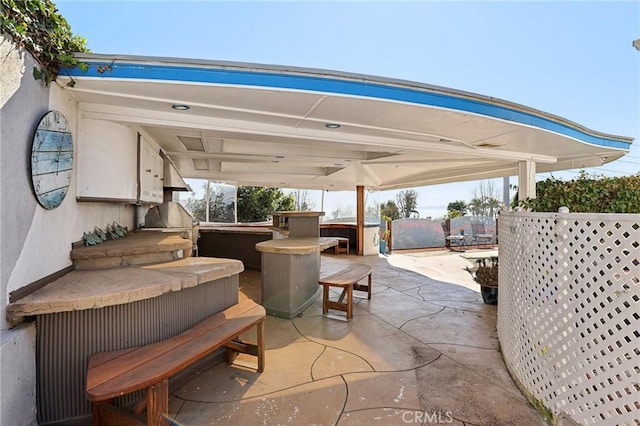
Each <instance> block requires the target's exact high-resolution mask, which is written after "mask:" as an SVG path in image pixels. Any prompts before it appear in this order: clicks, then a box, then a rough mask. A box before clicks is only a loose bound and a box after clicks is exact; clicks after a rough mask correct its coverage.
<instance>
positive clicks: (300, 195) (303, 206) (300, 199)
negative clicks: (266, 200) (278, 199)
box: [290, 189, 316, 212]
mask: <svg viewBox="0 0 640 426" xmlns="http://www.w3.org/2000/svg"><path fill="white" fill-rule="evenodd" d="M290 194H291V196H293V199H294V200H295V205H296V210H298V211H301V212H307V211H312V210H313V209H314V208H315V206H316V205H315V203H314V202H313V200H312V199H311V194H309V191H307V190H306V189H298V190H296V191H294V192H291V193H290Z"/></svg>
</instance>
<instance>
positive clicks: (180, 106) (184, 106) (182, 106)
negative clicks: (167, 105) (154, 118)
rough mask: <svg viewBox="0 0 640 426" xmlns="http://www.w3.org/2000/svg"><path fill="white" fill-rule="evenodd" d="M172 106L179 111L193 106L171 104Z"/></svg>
mask: <svg viewBox="0 0 640 426" xmlns="http://www.w3.org/2000/svg"><path fill="white" fill-rule="evenodd" d="M171 108H173V109H175V110H177V111H186V110H188V109H189V108H191V107H190V106H189V105H184V104H173V105H171Z"/></svg>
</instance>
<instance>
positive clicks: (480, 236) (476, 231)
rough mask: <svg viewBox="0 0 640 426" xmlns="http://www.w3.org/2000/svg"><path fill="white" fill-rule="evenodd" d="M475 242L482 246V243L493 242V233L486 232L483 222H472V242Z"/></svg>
mask: <svg viewBox="0 0 640 426" xmlns="http://www.w3.org/2000/svg"><path fill="white" fill-rule="evenodd" d="M474 241H475V243H476V244H477V245H478V248H480V245H481V244H489V243H492V242H493V234H488V233H486V232H485V229H484V223H483V222H471V243H473V242H474Z"/></svg>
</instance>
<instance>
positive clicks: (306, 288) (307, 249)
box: [256, 237, 338, 319]
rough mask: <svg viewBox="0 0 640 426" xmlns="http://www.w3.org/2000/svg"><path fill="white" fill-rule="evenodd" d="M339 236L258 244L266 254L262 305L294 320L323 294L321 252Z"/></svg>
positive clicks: (264, 256)
mask: <svg viewBox="0 0 640 426" xmlns="http://www.w3.org/2000/svg"><path fill="white" fill-rule="evenodd" d="M336 244H338V240H336V239H335V238H322V237H320V238H316V237H301V238H284V239H277V240H269V241H263V242H261V243H258V244H256V250H258V251H259V252H261V255H262V306H264V307H265V309H266V310H267V313H268V314H269V315H275V316H278V317H281V318H287V319H292V318H295V317H296V316H298V315H300V313H302V312H303V311H304V310H305V309H307V308H308V307H309V306H310V305H311V304H312V303H313V302H314V301H315V300H316V299H317V298H318V296H319V295H320V286H319V285H318V281H319V280H320V252H321V251H322V250H324V249H327V248H329V247H333V246H335V245H336Z"/></svg>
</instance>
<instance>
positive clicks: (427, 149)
mask: <svg viewBox="0 0 640 426" xmlns="http://www.w3.org/2000/svg"><path fill="white" fill-rule="evenodd" d="M78 59H79V60H80V61H82V62H85V63H87V64H89V69H88V71H86V72H85V71H82V70H81V69H80V68H79V67H77V68H74V69H70V70H63V72H62V73H61V75H60V76H59V77H58V80H59V81H60V82H61V83H62V84H65V83H67V81H68V80H69V79H70V78H73V80H75V86H74V87H73V88H71V87H66V89H68V90H70V91H71V92H72V94H73V96H75V97H76V98H77V99H78V101H79V105H80V114H81V117H83V118H90V119H99V120H108V121H114V122H118V123H121V124H124V125H127V126H132V127H134V128H136V129H137V130H139V131H141V132H144V133H147V134H148V135H149V136H151V137H152V138H153V139H154V140H155V141H156V142H157V143H158V144H159V145H160V147H161V148H162V149H163V150H165V151H166V153H167V154H168V156H169V157H171V159H172V160H173V162H174V164H175V165H176V167H177V168H178V170H179V172H180V173H181V174H182V176H183V177H185V178H205V179H212V180H218V181H226V182H234V183H238V184H242V185H259V186H276V187H290V188H310V189H329V190H343V189H346V190H352V189H353V188H354V187H355V186H356V185H364V186H366V187H368V188H371V189H381V190H385V189H396V188H407V187H415V186H422V185H431V184H441V183H448V182H458V181H467V180H476V179H485V178H493V177H500V176H511V175H517V174H518V164H519V162H521V161H535V162H536V169H537V171H538V172H551V171H557V170H566V169H573V168H582V167H592V166H600V165H602V164H604V163H607V162H610V161H613V160H616V159H618V158H620V157H621V156H623V155H624V154H625V153H626V152H627V151H628V149H629V146H630V144H631V142H632V141H633V139H632V138H628V137H623V136H615V135H608V134H604V133H600V132H597V131H594V130H590V129H588V128H586V127H584V126H581V125H579V124H576V123H573V122H571V121H569V120H566V119H564V118H561V117H557V116H554V115H551V114H547V113H545V112H542V111H539V110H535V109H532V108H528V107H526V106H523V105H518V104H515V103H512V102H508V101H504V100H501V99H496V98H492V97H487V96H483V95H478V94H474V93H469V92H462V91H458V90H454V89H449V88H444V87H437V86H431V85H427V84H422V83H416V82H411V81H404V80H394V79H388V78H382V77H375V76H369V75H358V74H351V73H343V72H338V71H328V70H319V69H305V68H294V67H283V66H272V65H259V64H248V63H232V62H219V61H204V60H191V59H175V58H153V57H140V56H121V55H116V56H114V55H97V54H88V55H78ZM65 73H66V74H67V75H63V74H65ZM174 105H187V106H188V107H189V109H188V110H183V111H179V110H176V109H174V108H172V106H174ZM327 125H329V126H327ZM332 125H339V127H338V126H332ZM331 127H334V128H331Z"/></svg>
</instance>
